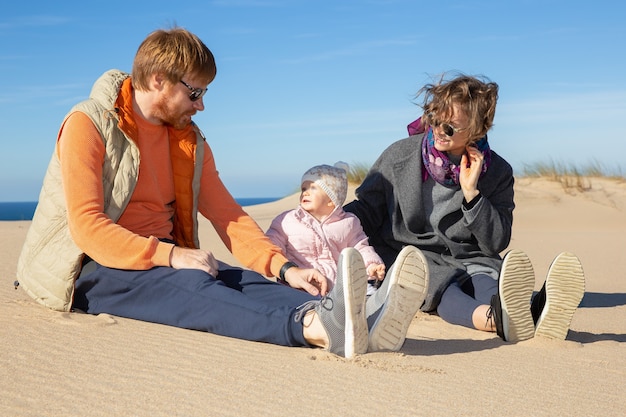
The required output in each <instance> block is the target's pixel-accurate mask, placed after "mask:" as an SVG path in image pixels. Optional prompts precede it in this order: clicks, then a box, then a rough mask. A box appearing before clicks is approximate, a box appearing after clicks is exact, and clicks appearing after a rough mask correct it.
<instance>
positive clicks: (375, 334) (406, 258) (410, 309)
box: [366, 246, 428, 352]
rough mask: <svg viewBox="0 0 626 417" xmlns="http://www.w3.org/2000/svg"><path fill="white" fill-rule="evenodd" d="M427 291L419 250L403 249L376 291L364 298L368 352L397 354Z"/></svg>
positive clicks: (426, 270)
mask: <svg viewBox="0 0 626 417" xmlns="http://www.w3.org/2000/svg"><path fill="white" fill-rule="evenodd" d="M427 290H428V264H427V263H426V258H424V255H423V254H422V252H420V250H419V249H417V248H415V247H413V246H406V247H405V248H403V249H402V250H401V251H400V253H399V254H398V257H397V258H396V261H395V262H394V264H393V265H392V266H391V269H390V271H389V273H388V274H387V276H386V277H385V280H384V281H383V283H382V285H381V286H380V288H379V289H378V290H377V291H376V292H375V293H374V294H373V295H372V296H370V297H369V298H368V300H367V305H366V316H367V324H368V326H369V332H370V334H369V347H368V351H369V352H375V351H381V350H390V351H398V350H400V348H401V347H402V345H403V344H404V340H405V339H406V332H407V331H408V329H409V325H410V324H411V321H412V320H413V317H414V316H415V313H416V312H417V310H418V309H419V308H420V307H421V306H422V304H423V303H424V298H426V293H427Z"/></svg>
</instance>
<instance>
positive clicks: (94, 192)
mask: <svg viewBox="0 0 626 417" xmlns="http://www.w3.org/2000/svg"><path fill="white" fill-rule="evenodd" d="M134 121H135V123H136V125H137V128H138V129H137V137H136V144H137V146H138V148H139V151H140V155H141V165H140V170H139V177H138V180H137V185H136V187H135V190H134V192H133V194H132V197H131V199H130V202H129V204H128V206H127V208H126V209H125V211H124V213H123V214H122V216H121V217H120V219H119V220H118V222H117V223H114V222H113V221H112V220H111V219H110V218H109V217H108V216H106V214H104V213H103V199H104V197H103V189H102V161H103V158H104V156H105V149H104V145H103V142H102V139H101V137H100V134H99V132H98V130H97V129H96V127H95V126H94V125H93V123H92V122H91V120H90V119H89V118H88V117H87V116H86V115H85V114H83V113H80V112H76V113H73V114H72V115H70V116H69V117H68V119H67V120H66V122H65V124H64V126H63V127H62V130H61V134H60V136H59V141H58V144H57V150H56V151H57V153H58V156H59V159H60V161H61V170H62V177H63V187H64V190H65V198H66V201H67V210H68V220H69V227H70V232H71V234H72V238H73V239H74V241H75V243H76V245H77V246H78V247H80V248H81V250H83V251H84V252H85V253H86V254H87V255H89V256H90V257H91V258H92V259H94V260H95V261H96V262H98V263H100V264H102V265H105V266H109V267H112V268H119V269H138V270H145V269H150V268H152V267H154V266H169V265H170V263H169V256H170V252H171V250H172V247H173V245H172V244H169V243H164V242H161V241H159V239H160V238H168V239H172V229H173V223H172V216H173V208H172V203H173V202H174V200H175V194H174V191H175V190H174V185H173V184H174V182H173V178H172V168H171V162H170V150H169V137H168V129H167V128H166V127H165V126H155V125H152V124H150V123H149V122H147V121H146V120H143V119H141V117H139V116H136V117H135V119H134ZM204 146H205V152H204V155H205V157H204V161H203V171H202V177H201V187H200V188H201V191H200V194H199V199H198V210H199V212H200V213H201V214H202V215H204V216H205V217H207V218H208V219H209V220H210V221H211V222H212V224H213V225H214V226H215V228H216V230H217V232H218V234H219V236H220V237H221V238H222V240H223V241H224V243H225V244H226V246H227V247H228V249H229V250H231V251H232V253H233V255H234V256H235V257H237V259H239V260H240V261H241V262H242V263H243V264H244V265H245V266H247V267H249V268H252V269H254V270H255V271H257V272H259V273H261V274H263V275H266V276H277V275H278V272H279V270H280V267H281V266H282V265H283V264H284V263H285V262H286V261H287V259H286V258H285V257H284V256H283V255H282V253H281V252H280V249H279V248H278V247H276V246H275V245H273V244H272V243H271V242H270V241H269V239H268V238H267V237H266V236H265V235H264V233H263V231H262V230H261V229H260V228H259V226H258V225H257V224H256V222H254V220H253V219H252V218H250V217H249V216H248V215H247V214H246V213H245V212H244V211H243V210H242V208H241V207H240V206H239V205H238V204H237V203H236V202H235V200H234V199H233V198H232V196H231V195H230V193H229V192H228V191H227V190H226V188H225V187H224V185H223V183H222V182H221V180H220V179H219V175H218V172H217V170H216V169H215V163H214V160H213V156H212V152H211V150H210V148H209V147H208V145H207V144H206V143H205V144H204Z"/></svg>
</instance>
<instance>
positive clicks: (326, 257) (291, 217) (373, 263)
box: [266, 162, 385, 295]
mask: <svg viewBox="0 0 626 417" xmlns="http://www.w3.org/2000/svg"><path fill="white" fill-rule="evenodd" d="M347 172H348V165H347V164H346V163H345V162H337V163H336V164H335V165H334V166H330V165H318V166H314V167H313V168H311V169H309V170H308V171H306V172H305V173H304V175H303V176H302V181H301V194H300V204H299V206H298V207H297V208H295V209H292V210H289V211H286V212H284V213H281V214H279V215H278V216H277V217H276V218H275V219H274V220H273V221H272V224H271V225H270V227H269V229H268V230H267V233H266V234H267V236H268V237H269V238H270V239H271V240H272V241H273V242H274V243H275V244H276V245H277V246H279V247H280V248H281V249H282V250H283V253H284V254H285V255H286V256H287V258H288V259H290V260H292V261H293V262H294V263H296V264H297V265H298V266H299V267H301V268H315V269H317V270H318V271H320V272H321V273H322V274H323V275H324V276H326V278H327V279H328V284H329V286H328V288H329V290H330V289H332V287H333V286H334V283H335V278H336V275H337V261H338V259H339V253H340V252H341V251H342V250H343V249H345V248H348V247H354V248H355V249H357V250H358V251H359V252H360V254H361V256H362V257H363V261H364V262H365V267H366V270H367V275H368V277H369V278H368V280H369V285H368V295H370V294H371V293H372V292H373V291H374V290H375V289H376V287H377V284H378V283H379V282H380V281H382V279H383V278H384V277H385V264H384V263H383V261H382V259H381V258H380V256H378V254H377V253H376V251H374V248H372V247H371V246H370V245H369V242H368V239H367V236H366V235H365V232H364V231H363V228H362V227H361V222H360V221H359V219H358V218H357V217H356V216H355V215H354V214H352V213H347V212H345V211H343V207H342V205H343V203H344V201H345V200H346V194H347V191H348V174H347Z"/></svg>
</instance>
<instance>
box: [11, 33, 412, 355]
mask: <svg viewBox="0 0 626 417" xmlns="http://www.w3.org/2000/svg"><path fill="white" fill-rule="evenodd" d="M215 74H216V67H215V62H214V58H213V55H212V54H211V52H210V50H209V49H208V48H207V47H206V46H205V45H204V43H203V42H202V41H201V40H200V39H198V38H197V37H196V36H195V35H194V34H192V33H189V32H188V31H186V30H184V29H181V28H174V29H171V30H157V31H155V32H153V33H152V34H150V35H149V36H148V37H147V38H146V39H145V40H144V41H143V43H142V44H141V45H140V47H139V49H138V51H137V54H136V57H135V60H134V64H133V69H132V76H129V75H128V74H125V73H122V72H120V71H117V70H111V71H108V72H106V73H105V74H104V75H102V76H101V77H100V79H98V80H97V81H96V83H95V84H94V86H93V89H92V92H91V94H90V98H89V99H88V100H86V101H84V102H82V103H79V104H78V105H76V106H75V107H74V108H73V109H72V110H71V111H70V112H69V113H68V115H67V116H66V118H65V120H64V121H63V124H62V126H61V129H60V132H59V135H58V140H57V146H56V149H55V152H54V154H53V156H52V159H51V161H50V165H49V167H48V171H47V173H46V177H45V179H44V184H43V188H42V191H41V194H40V197H39V205H38V207H37V210H36V213H35V215H34V217H33V222H32V225H31V228H30V230H29V232H28V235H27V237H26V241H25V244H24V248H23V250H22V254H21V255H20V259H19V261H18V279H19V282H20V285H21V286H22V287H23V288H24V289H25V290H26V291H27V292H28V293H29V294H30V295H31V296H32V297H34V298H35V299H36V300H37V301H39V302H40V303H42V304H44V305H46V306H48V307H50V308H53V309H57V310H62V311H69V310H71V309H72V308H75V309H80V310H83V311H85V312H87V313H91V314H99V313H102V312H106V313H109V314H113V315H118V316H123V317H129V318H134V319H138V320H145V321H150V322H155V323H163V324H167V325H173V326H178V327H183V328H189V329H197V330H203V331H207V332H211V333H215V334H220V335H225V336H230V337H236V338H241V339H247V340H255V341H264V342H268V343H275V344H280V345H284V346H318V347H323V348H326V349H328V350H330V351H331V352H333V353H335V354H338V355H342V356H346V357H351V356H353V355H355V354H360V353H365V352H366V351H367V349H368V330H369V340H370V341H371V340H372V339H373V340H374V341H376V340H377V339H378V338H380V337H381V335H382V334H383V333H384V332H382V330H384V329H385V328H386V327H387V326H388V323H389V321H394V320H395V321H397V319H398V314H396V313H395V312H394V311H395V309H390V312H388V313H385V314H382V313H381V314H380V316H381V317H380V319H379V320H378V321H377V325H376V326H372V328H371V329H368V327H367V322H366V319H365V286H366V282H367V279H366V277H365V273H364V271H363V268H362V259H361V258H360V255H358V253H356V252H355V251H354V250H349V251H347V252H346V253H344V254H342V257H341V258H340V260H339V261H340V265H341V268H340V273H339V274H338V275H340V277H339V278H338V285H337V287H336V289H333V291H331V292H330V293H329V294H327V288H326V279H325V277H323V276H322V275H321V274H320V273H319V272H318V271H315V270H312V269H301V268H298V267H297V266H296V265H294V264H292V263H291V262H288V260H287V258H285V256H284V255H283V254H282V253H281V251H280V249H279V248H278V247H276V246H275V245H273V244H272V243H271V242H270V241H269V240H268V239H267V238H266V237H265V235H264V233H263V231H262V230H261V229H260V228H259V226H258V225H257V224H256V223H255V222H254V220H253V219H252V218H250V217H249V216H248V215H247V214H246V213H245V212H244V211H243V210H242V208H241V207H240V206H239V205H238V204H237V203H236V202H235V200H234V199H233V197H232V196H231V195H230V193H229V192H228V191H227V190H226V188H225V187H224V184H223V183H222V181H221V180H220V178H219V175H218V172H217V170H216V166H215V162H214V160H213V155H212V152H211V149H210V148H209V146H208V144H207V143H206V141H205V138H204V136H203V135H202V133H201V132H200V130H199V129H198V128H197V126H196V125H195V124H194V123H193V122H192V116H193V115H194V114H195V113H196V112H198V111H202V110H204V104H203V96H204V94H205V93H206V91H207V88H206V87H207V85H208V84H209V83H211V82H212V81H213V79H214V78H215ZM198 212H199V213H200V214H202V215H204V216H205V217H206V218H207V219H209V220H210V221H211V223H212V224H213V225H214V226H215V228H216V230H217V232H218V234H219V236H220V237H221V238H222V240H223V241H224V243H225V244H226V246H227V247H228V248H229V250H231V251H232V253H233V254H234V255H235V256H236V257H237V258H238V259H239V260H240V261H241V262H242V263H243V264H244V265H246V266H247V267H248V268H251V269H252V270H254V271H256V272H253V271H250V270H245V269H239V268H233V267H230V266H228V265H225V264H223V263H220V262H218V261H217V260H216V259H215V257H214V256H213V254H212V253H211V252H209V251H206V250H203V249H200V245H199V242H198V230H197V229H198V227H197V226H198V224H197V214H198ZM401 272H402V268H398V275H399V274H400V273H401ZM263 275H265V276H276V277H279V278H280V280H282V281H284V282H285V283H287V284H288V285H280V284H278V283H275V282H273V281H270V280H268V279H266V278H265V277H264V276H263ZM397 292H400V293H401V292H402V290H401V289H399V288H398V289H393V290H392V289H390V290H389V296H390V297H391V298H397V294H396V293H397ZM320 295H321V296H323V297H322V298H321V299H320ZM405 333H406V331H405ZM405 333H404V334H401V335H399V336H396V339H398V338H401V340H402V341H403V340H404V337H405ZM396 342H397V340H396Z"/></svg>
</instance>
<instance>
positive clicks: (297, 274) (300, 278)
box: [285, 267, 328, 295]
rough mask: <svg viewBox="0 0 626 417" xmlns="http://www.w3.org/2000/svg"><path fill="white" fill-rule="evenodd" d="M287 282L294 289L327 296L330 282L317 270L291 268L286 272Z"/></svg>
mask: <svg viewBox="0 0 626 417" xmlns="http://www.w3.org/2000/svg"><path fill="white" fill-rule="evenodd" d="M285 281H287V284H289V286H290V287H292V288H297V289H301V290H304V291H306V292H308V293H309V294H311V295H326V294H327V293H328V282H327V280H326V277H325V276H323V275H322V274H320V273H319V271H317V270H316V269H302V268H296V267H291V268H289V269H288V270H287V271H286V272H285Z"/></svg>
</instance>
